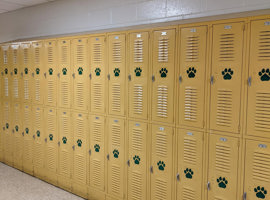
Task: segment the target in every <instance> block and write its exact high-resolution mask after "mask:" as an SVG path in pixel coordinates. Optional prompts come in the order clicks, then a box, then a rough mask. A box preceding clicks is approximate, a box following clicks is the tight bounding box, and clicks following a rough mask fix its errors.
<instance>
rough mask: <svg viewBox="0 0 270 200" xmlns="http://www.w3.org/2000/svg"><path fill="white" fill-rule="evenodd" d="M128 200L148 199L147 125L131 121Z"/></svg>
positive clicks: (129, 129) (129, 128)
mask: <svg viewBox="0 0 270 200" xmlns="http://www.w3.org/2000/svg"><path fill="white" fill-rule="evenodd" d="M128 124H129V127H128V161H127V164H128V183H127V185H128V199H134V200H135V199H136V200H139V199H142V200H143V199H147V187H148V185H147V174H148V173H147V137H148V126H147V123H143V122H137V121H129V123H128Z"/></svg>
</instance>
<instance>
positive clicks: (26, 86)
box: [23, 79, 29, 100]
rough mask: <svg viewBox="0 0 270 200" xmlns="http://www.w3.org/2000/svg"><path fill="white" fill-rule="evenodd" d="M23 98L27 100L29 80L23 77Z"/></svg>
mask: <svg viewBox="0 0 270 200" xmlns="http://www.w3.org/2000/svg"><path fill="white" fill-rule="evenodd" d="M23 81H24V99H25V100H28V99H29V80H28V79H24V80H23Z"/></svg>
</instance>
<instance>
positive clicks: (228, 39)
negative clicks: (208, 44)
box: [219, 34, 235, 61]
mask: <svg viewBox="0 0 270 200" xmlns="http://www.w3.org/2000/svg"><path fill="white" fill-rule="evenodd" d="M234 42H235V36H234V34H221V35H220V39H219V47H220V50H219V60H220V61H234V59H235V50H234Z"/></svg>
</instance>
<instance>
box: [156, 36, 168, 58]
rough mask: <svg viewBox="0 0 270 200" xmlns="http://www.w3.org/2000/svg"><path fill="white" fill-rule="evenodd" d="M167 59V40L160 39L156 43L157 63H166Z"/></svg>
mask: <svg viewBox="0 0 270 200" xmlns="http://www.w3.org/2000/svg"><path fill="white" fill-rule="evenodd" d="M168 58H169V39H168V38H162V39H160V40H159V42H158V62H168V60H169V59H168Z"/></svg>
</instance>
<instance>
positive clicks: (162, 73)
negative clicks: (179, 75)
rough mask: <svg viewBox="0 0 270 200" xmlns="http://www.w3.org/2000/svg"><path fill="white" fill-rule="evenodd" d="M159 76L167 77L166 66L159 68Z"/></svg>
mask: <svg viewBox="0 0 270 200" xmlns="http://www.w3.org/2000/svg"><path fill="white" fill-rule="evenodd" d="M159 73H160V76H161V78H166V77H167V73H168V70H167V69H166V68H161V70H160V71H159Z"/></svg>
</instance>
